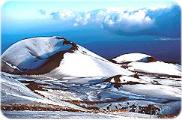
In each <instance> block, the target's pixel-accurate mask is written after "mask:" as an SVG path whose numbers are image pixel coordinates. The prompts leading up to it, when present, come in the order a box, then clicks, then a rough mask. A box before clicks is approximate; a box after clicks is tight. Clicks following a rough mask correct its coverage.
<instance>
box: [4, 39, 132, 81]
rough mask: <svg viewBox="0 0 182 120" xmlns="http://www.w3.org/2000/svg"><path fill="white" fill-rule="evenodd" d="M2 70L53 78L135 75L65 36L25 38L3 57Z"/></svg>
mask: <svg viewBox="0 0 182 120" xmlns="http://www.w3.org/2000/svg"><path fill="white" fill-rule="evenodd" d="M1 58H2V63H1V64H2V71H4V72H8V73H12V74H19V75H21V74H24V75H25V74H26V75H42V74H44V75H46V76H49V77H51V76H54V77H58V78H61V77H64V76H72V77H93V76H101V77H105V76H113V75H117V74H123V75H132V74H133V73H132V72H130V71H128V70H125V69H123V68H121V67H120V66H119V65H117V64H113V63H111V62H109V61H108V60H106V59H104V58H102V57H100V56H98V55H96V54H94V53H93V52H91V51H89V50H87V49H85V48H83V47H81V46H79V45H77V44H75V43H73V42H70V41H68V40H66V39H64V38H62V37H38V38H31V39H25V40H22V41H20V42H17V43H15V44H14V45H12V46H11V47H10V48H9V49H8V50H6V51H5V52H4V53H3V54H2V57H1Z"/></svg>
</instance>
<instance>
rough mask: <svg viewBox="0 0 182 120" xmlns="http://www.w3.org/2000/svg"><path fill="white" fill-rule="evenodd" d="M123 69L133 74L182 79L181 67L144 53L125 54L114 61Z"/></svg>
mask: <svg viewBox="0 0 182 120" xmlns="http://www.w3.org/2000/svg"><path fill="white" fill-rule="evenodd" d="M113 60H114V61H115V62H116V63H118V64H120V65H121V66H122V67H125V68H127V69H128V70H130V71H133V72H140V73H146V74H158V75H162V76H173V77H181V75H182V72H181V65H178V64H172V63H165V62H162V61H157V60H156V59H155V58H154V57H152V56H150V55H147V54H142V53H129V54H124V55H121V56H119V57H116V58H114V59H113Z"/></svg>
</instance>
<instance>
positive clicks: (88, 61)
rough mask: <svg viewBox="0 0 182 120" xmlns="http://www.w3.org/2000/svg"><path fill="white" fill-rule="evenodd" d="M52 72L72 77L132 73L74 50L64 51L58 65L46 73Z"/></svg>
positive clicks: (101, 59) (52, 73)
mask: <svg viewBox="0 0 182 120" xmlns="http://www.w3.org/2000/svg"><path fill="white" fill-rule="evenodd" d="M54 74H60V75H65V76H74V77H96V76H103V77H106V76H113V75H117V74H122V75H132V74H133V73H131V72H130V71H128V70H126V69H124V68H121V67H120V66H119V65H116V64H114V63H111V62H109V61H107V60H104V59H103V58H99V59H98V57H95V56H91V55H89V54H88V55H87V54H82V53H80V51H75V52H74V53H65V55H64V59H63V60H62V61H61V63H60V66H59V67H58V68H56V69H55V70H53V71H51V72H50V73H48V74H47V75H54ZM54 76H55V75H54Z"/></svg>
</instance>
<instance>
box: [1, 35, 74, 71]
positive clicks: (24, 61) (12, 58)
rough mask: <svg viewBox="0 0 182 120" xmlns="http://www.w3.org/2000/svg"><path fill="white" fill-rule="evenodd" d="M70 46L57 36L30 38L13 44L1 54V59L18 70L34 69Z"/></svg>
mask: <svg viewBox="0 0 182 120" xmlns="http://www.w3.org/2000/svg"><path fill="white" fill-rule="evenodd" d="M70 47H71V46H70V45H63V39H57V37H37V38H30V39H25V40H22V41H19V42H17V43H15V44H13V45H12V46H11V47H10V48H8V49H7V50H6V51H5V52H4V53H3V54H2V60H4V61H6V62H7V63H10V64H11V65H12V66H16V67H18V68H19V69H20V70H24V69H25V70H26V69H35V68H37V67H39V66H40V65H42V64H43V63H45V61H46V60H47V59H48V58H49V57H50V56H51V55H53V54H55V53H57V52H59V51H63V50H67V49H68V48H70ZM15 51H16V52H15Z"/></svg>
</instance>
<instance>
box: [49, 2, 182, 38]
mask: <svg viewBox="0 0 182 120" xmlns="http://www.w3.org/2000/svg"><path fill="white" fill-rule="evenodd" d="M174 14H175V15H174ZM179 14H180V8H179V7H178V6H175V5H174V6H168V7H165V6H162V7H157V8H156V7H153V8H151V9H150V8H148V9H139V10H133V9H131V10H124V9H122V8H108V9H99V10H92V11H85V12H84V11H82V12H78V11H71V10H60V11H59V12H52V13H51V14H50V15H51V16H52V18H54V19H58V18H59V19H58V20H60V22H65V21H66V22H70V23H71V24H72V25H73V26H74V27H79V26H86V25H88V24H93V25H96V26H98V27H99V26H100V27H102V28H103V29H105V30H108V31H111V32H115V33H117V34H124V35H129V34H133V33H134V35H136V34H152V35H164V36H165V35H166V36H178V34H179V30H178V23H179V21H180V20H179V17H180V15H179ZM175 16H177V17H175ZM166 19H167V21H166ZM171 19H173V21H170V20H171ZM174 20H175V21H174ZM168 22H170V23H171V24H168ZM168 29H170V30H168ZM174 29H175V30H176V31H177V32H175V31H174ZM169 33H170V34H169Z"/></svg>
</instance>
